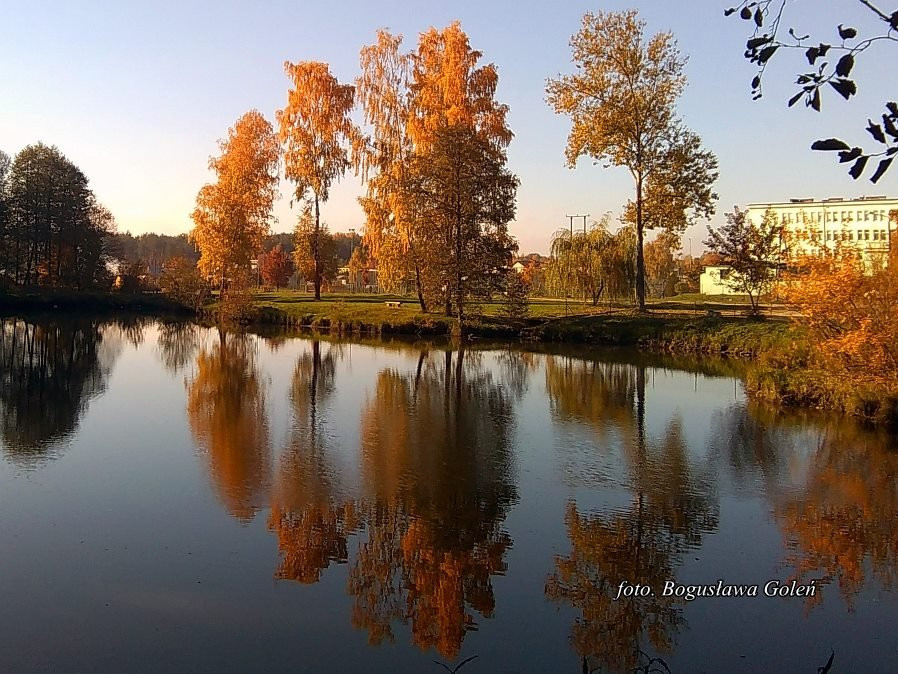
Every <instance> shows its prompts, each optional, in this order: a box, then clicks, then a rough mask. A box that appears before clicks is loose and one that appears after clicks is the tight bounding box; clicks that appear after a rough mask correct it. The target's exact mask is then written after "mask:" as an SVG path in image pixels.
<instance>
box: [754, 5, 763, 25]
mask: <svg viewBox="0 0 898 674" xmlns="http://www.w3.org/2000/svg"><path fill="white" fill-rule="evenodd" d="M755 25H756V26H757V27H758V28H760V27H761V26H763V25H764V15H763V14H762V13H761V8H760V7H758V8H757V9H756V10H755Z"/></svg>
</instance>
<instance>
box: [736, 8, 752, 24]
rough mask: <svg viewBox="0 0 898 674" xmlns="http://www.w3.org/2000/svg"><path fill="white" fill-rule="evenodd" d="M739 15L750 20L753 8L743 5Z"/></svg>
mask: <svg viewBox="0 0 898 674" xmlns="http://www.w3.org/2000/svg"><path fill="white" fill-rule="evenodd" d="M739 16H741V17H742V18H743V19H745V20H746V21H748V20H749V19H750V18H751V10H750V9H749V8H748V7H743V8H742V11H741V12H739Z"/></svg>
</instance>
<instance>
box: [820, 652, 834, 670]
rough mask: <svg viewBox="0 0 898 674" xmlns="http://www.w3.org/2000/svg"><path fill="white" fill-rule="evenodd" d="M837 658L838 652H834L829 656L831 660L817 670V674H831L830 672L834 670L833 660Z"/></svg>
mask: <svg viewBox="0 0 898 674" xmlns="http://www.w3.org/2000/svg"><path fill="white" fill-rule="evenodd" d="M835 657H836V652H835V651H832V652H830V654H829V660H827V661H826V664H825V665H823V667H818V668H817V674H829V670H830V669H832V666H833V659H834V658H835Z"/></svg>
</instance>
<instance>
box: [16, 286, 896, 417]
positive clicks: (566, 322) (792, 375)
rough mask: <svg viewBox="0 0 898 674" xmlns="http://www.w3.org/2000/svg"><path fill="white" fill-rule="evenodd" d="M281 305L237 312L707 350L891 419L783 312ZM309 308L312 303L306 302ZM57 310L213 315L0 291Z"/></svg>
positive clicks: (324, 327)
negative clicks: (817, 354) (498, 311)
mask: <svg viewBox="0 0 898 674" xmlns="http://www.w3.org/2000/svg"><path fill="white" fill-rule="evenodd" d="M291 308H292V309H294V311H284V310H283V309H279V308H276V307H272V306H268V305H264V304H259V303H256V304H255V306H254V307H253V315H252V316H250V317H249V318H248V319H247V320H244V321H241V325H242V326H244V327H248V328H250V330H252V329H253V328H259V329H261V330H263V331H264V330H265V329H266V328H287V329H297V330H303V331H304V330H312V331H319V332H326V333H328V334H330V335H333V336H336V337H356V338H371V337H374V338H383V337H394V336H396V337H405V338H412V339H428V338H458V337H462V338H464V339H467V340H487V341H495V342H505V343H514V344H532V345H538V344H547V345H548V344H557V345H573V346H599V347H626V348H630V349H633V348H635V349H638V350H640V351H644V352H646V353H655V354H665V355H683V356H693V357H695V356H703V355H704V356H714V357H720V358H724V359H727V360H732V361H734V362H739V363H740V364H741V366H740V368H739V369H740V370H743V374H742V376H741V377H740V378H741V379H742V381H743V385H744V386H745V390H746V393H747V394H748V395H749V396H751V397H753V398H755V399H758V400H761V401H764V402H767V403H773V404H777V405H782V406H784V407H793V408H795V407H799V408H800V407H805V408H813V409H817V410H823V411H829V412H838V413H841V414H846V415H849V416H854V417H856V418H859V419H861V420H862V421H864V422H869V423H874V424H877V425H880V424H881V425H886V426H889V427H898V388H896V390H889V391H884V390H881V389H876V388H873V387H869V386H866V385H865V383H864V382H863V381H852V382H847V381H845V380H844V378H840V377H837V376H834V375H833V374H832V373H830V372H827V371H824V370H821V369H819V368H815V367H814V365H813V361H812V359H811V357H810V344H809V343H808V340H807V338H806V336H805V335H804V334H803V331H802V328H801V326H799V325H797V324H796V323H794V322H793V321H790V320H788V319H783V318H760V319H758V318H749V317H737V316H726V317H724V316H720V315H719V314H718V313H717V312H713V311H711V312H708V315H705V316H698V317H690V316H688V315H684V314H683V313H680V314H676V313H651V312H650V313H648V314H638V313H635V312H634V311H632V310H609V311H607V312H605V313H601V314H591V315H580V316H567V317H557V318H551V317H545V318H521V319H509V318H503V317H495V316H478V317H476V318H472V319H471V320H470V321H465V323H464V325H463V328H462V330H461V331H459V329H458V321H457V319H455V318H449V317H446V316H440V315H438V314H422V313H420V312H418V311H417V308H415V309H412V308H411V306H410V307H408V308H401V309H386V310H385V309H384V308H383V306H382V302H380V301H376V302H367V303H366V302H359V303H352V302H349V303H344V302H342V301H340V302H332V303H329V305H327V306H321V307H320V309H322V310H323V311H319V312H308V311H300V310H299V308H298V307H296V306H295V305H294V306H293V307H291ZM310 308H316V306H315V305H312V307H310ZM47 311H52V312H54V313H55V312H64V313H66V314H78V313H80V314H85V313H92V314H97V315H102V316H104V317H105V316H115V315H116V314H119V313H128V314H140V315H146V316H158V317H161V318H165V317H176V318H182V319H183V318H194V319H197V320H200V321H214V320H215V318H216V312H215V311H214V308H210V309H206V310H205V311H201V312H196V311H193V310H191V309H189V308H188V307H185V306H183V305H180V304H178V303H176V302H173V301H171V300H170V299H168V298H166V297H164V296H162V295H151V294H141V295H125V294H118V293H88V294H84V293H76V292H70V293H31V294H22V295H18V296H12V295H3V294H0V313H16V312H26V313H28V312H43V313H46V312H47Z"/></svg>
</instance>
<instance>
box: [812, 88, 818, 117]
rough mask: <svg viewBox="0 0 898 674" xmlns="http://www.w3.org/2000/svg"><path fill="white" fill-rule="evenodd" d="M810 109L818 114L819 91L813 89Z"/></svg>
mask: <svg viewBox="0 0 898 674" xmlns="http://www.w3.org/2000/svg"><path fill="white" fill-rule="evenodd" d="M810 105H811V107H812V108H814V110H816V111H817V112H820V89H814V95H813V96H812V97H811V103H810Z"/></svg>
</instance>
